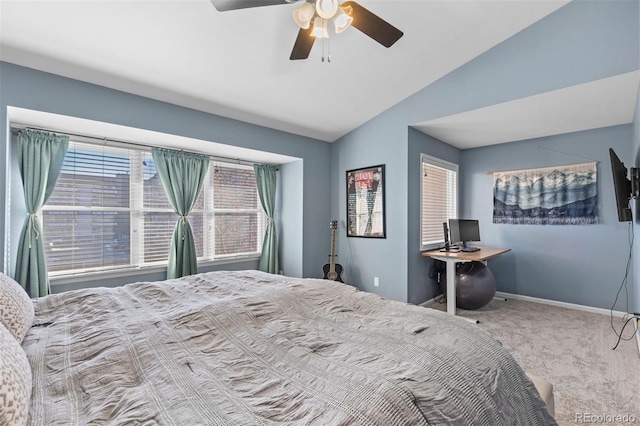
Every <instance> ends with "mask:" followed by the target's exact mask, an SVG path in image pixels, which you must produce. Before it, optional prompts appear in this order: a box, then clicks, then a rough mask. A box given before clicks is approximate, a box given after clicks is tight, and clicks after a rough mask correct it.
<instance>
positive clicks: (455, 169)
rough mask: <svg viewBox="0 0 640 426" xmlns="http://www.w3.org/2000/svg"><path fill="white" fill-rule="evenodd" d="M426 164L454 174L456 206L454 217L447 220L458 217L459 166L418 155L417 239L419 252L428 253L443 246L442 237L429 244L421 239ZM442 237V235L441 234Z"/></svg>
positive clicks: (426, 155) (421, 154)
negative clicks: (424, 167) (418, 208)
mask: <svg viewBox="0 0 640 426" xmlns="http://www.w3.org/2000/svg"><path fill="white" fill-rule="evenodd" d="M425 163H426V164H428V165H430V166H433V167H439V168H442V169H445V170H449V171H452V172H454V173H455V190H456V196H455V202H456V206H455V217H451V218H448V219H457V218H458V216H459V209H460V188H459V186H460V176H459V166H458V164H456V163H452V162H450V161H447V160H443V159H441V158H437V157H434V156H431V155H428V154H425V153H420V228H419V229H420V232H419V238H420V251H428V250H434V249H436V248H438V247H440V246H441V245H442V244H444V236H443V237H442V239H441V240H438V241H437V242H433V243H431V244H423V238H422V229H423V221H424V214H425V212H424V210H423V201H424V200H423V199H422V197H423V194H424V184H425V179H424V175H423V165H424V164H425ZM443 235H444V233H443Z"/></svg>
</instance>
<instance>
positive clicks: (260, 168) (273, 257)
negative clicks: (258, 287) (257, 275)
mask: <svg viewBox="0 0 640 426" xmlns="http://www.w3.org/2000/svg"><path fill="white" fill-rule="evenodd" d="M253 170H254V171H255V173H256V184H257V186H258V194H259V195H260V203H261V204H262V208H263V209H264V211H265V213H266V214H267V232H266V233H265V235H264V242H263V243H262V255H261V256H260V265H259V266H258V269H260V270H261V271H264V272H269V273H271V274H277V273H278V270H279V269H280V265H279V263H278V241H277V238H276V225H275V221H274V219H275V217H274V211H275V208H276V182H277V180H276V176H277V173H276V171H277V169H276V167H275V166H267V165H263V164H254V165H253Z"/></svg>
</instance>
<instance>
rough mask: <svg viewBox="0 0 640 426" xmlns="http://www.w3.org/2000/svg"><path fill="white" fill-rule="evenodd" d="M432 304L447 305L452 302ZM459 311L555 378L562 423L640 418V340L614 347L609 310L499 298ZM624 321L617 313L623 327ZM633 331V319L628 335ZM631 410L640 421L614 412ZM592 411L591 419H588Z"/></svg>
mask: <svg viewBox="0 0 640 426" xmlns="http://www.w3.org/2000/svg"><path fill="white" fill-rule="evenodd" d="M431 308H433V309H439V310H446V304H439V303H435V304H433V305H432V306H431ZM458 313H459V315H461V316H465V317H469V318H475V319H478V320H480V324H478V325H477V326H478V327H481V328H483V329H484V330H486V331H488V332H489V333H491V334H492V335H493V336H494V337H495V338H496V339H497V340H499V341H500V342H502V344H503V346H504V347H505V348H506V349H507V350H508V351H509V352H510V353H511V354H512V355H513V357H514V358H515V359H516V360H517V361H518V363H519V364H520V365H521V366H522V368H523V369H524V370H525V371H527V372H530V373H533V374H534V375H536V376H539V377H541V378H544V379H546V380H548V381H549V382H551V383H552V384H553V387H554V395H555V406H556V420H557V421H558V424H560V425H575V424H583V423H600V424H603V423H604V424H611V425H613V424H621V425H624V424H630V423H631V424H634V423H635V424H640V355H639V354H638V346H637V343H636V340H635V338H634V339H632V340H629V341H624V340H623V341H622V342H621V343H620V345H619V346H618V348H617V349H616V350H615V351H614V350H612V348H613V346H614V345H615V343H616V341H617V337H616V335H615V334H614V332H613V330H612V329H611V325H610V318H609V316H608V315H601V314H595V313H589V312H583V311H577V310H573V309H565V308H560V307H556V306H549V305H543V304H539V303H532V302H525V301H521V300H508V301H506V302H505V301H500V300H498V299H494V300H492V301H491V302H490V303H489V304H488V305H487V306H485V307H483V308H481V309H477V310H473V311H464V310H458ZM621 324H622V319H621V318H614V325H616V328H617V329H618V330H620V328H621ZM632 332H633V327H631V323H629V326H627V330H626V331H625V333H624V335H625V336H627V337H628V336H630V335H631V333H632ZM625 415H626V416H628V420H635V422H631V421H627V422H625V418H624V417H618V418H616V417H613V416H625ZM587 416H591V417H590V419H591V421H589V422H587V421H584V420H586V419H587ZM594 416H609V417H607V418H604V417H603V418H598V417H594ZM594 419H595V420H600V421H599V422H597V421H593V420H594ZM602 420H605V421H602ZM606 420H609V421H606Z"/></svg>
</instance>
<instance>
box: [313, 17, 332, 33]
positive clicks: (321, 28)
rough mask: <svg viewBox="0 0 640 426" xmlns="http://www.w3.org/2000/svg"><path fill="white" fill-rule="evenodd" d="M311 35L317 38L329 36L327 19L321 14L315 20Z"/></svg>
mask: <svg viewBox="0 0 640 426" xmlns="http://www.w3.org/2000/svg"><path fill="white" fill-rule="evenodd" d="M311 35H312V36H314V37H315V38H329V32H328V31H327V21H326V19H322V18H320V17H319V16H316V19H314V20H313V30H312V31H311Z"/></svg>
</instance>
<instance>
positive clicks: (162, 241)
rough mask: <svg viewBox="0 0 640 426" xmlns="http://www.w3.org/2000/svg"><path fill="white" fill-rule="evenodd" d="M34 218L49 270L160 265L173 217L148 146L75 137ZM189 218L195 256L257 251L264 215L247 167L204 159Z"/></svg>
mask: <svg viewBox="0 0 640 426" xmlns="http://www.w3.org/2000/svg"><path fill="white" fill-rule="evenodd" d="M41 217H42V221H43V234H44V242H45V256H46V258H47V265H48V268H49V272H50V273H51V274H52V275H65V274H75V273H83V272H92V271H103V270H112V269H122V268H139V267H144V266H151V265H161V264H166V261H167V258H168V253H169V243H170V240H171V237H172V235H173V230H174V228H175V224H176V221H177V219H178V217H177V215H176V213H174V211H173V209H172V208H171V205H170V204H169V201H168V200H167V197H166V195H165V193H164V190H163V188H162V184H161V183H160V180H159V178H158V175H157V172H156V168H155V163H154V161H153V158H152V156H151V152H150V151H140V150H133V149H123V148H116V147H102V146H97V145H90V144H84V143H79V142H70V144H69V150H68V151H67V154H66V156H65V160H64V164H63V166H62V171H61V173H60V176H59V178H58V180H57V182H56V186H55V189H54V191H53V193H52V194H51V197H50V198H49V200H48V201H47V204H46V205H45V206H44V207H43V208H42V216H41ZM189 222H190V223H191V227H192V229H193V234H194V238H195V245H196V253H197V256H198V260H199V261H206V260H216V259H221V258H230V257H245V256H251V255H257V254H259V253H260V251H261V249H262V240H263V238H264V232H265V229H266V216H265V214H264V212H263V211H262V208H261V205H260V201H259V199H258V192H257V188H256V183H255V175H254V172H253V168H252V167H251V166H245V165H237V164H229V163H223V162H211V163H210V165H209V170H208V172H207V176H206V178H205V183H204V185H203V188H202V191H201V192H200V195H199V196H198V200H197V201H196V204H195V206H194V208H193V210H192V212H191V213H190V215H189Z"/></svg>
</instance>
